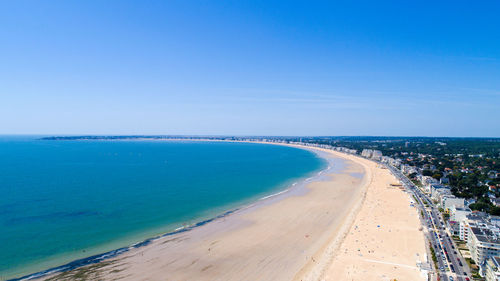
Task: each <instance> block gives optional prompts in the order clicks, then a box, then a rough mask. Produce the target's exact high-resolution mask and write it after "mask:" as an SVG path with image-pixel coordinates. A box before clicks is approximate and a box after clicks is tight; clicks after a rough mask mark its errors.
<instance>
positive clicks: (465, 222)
mask: <svg viewBox="0 0 500 281" xmlns="http://www.w3.org/2000/svg"><path fill="white" fill-rule="evenodd" d="M488 217H489V216H488V214H486V213H483V212H478V211H474V212H471V213H470V214H467V215H466V216H465V218H463V219H461V220H458V221H459V222H460V234H459V237H460V239H461V240H463V241H466V242H467V241H468V240H469V232H470V227H471V226H476V227H477V226H479V225H487V224H488Z"/></svg>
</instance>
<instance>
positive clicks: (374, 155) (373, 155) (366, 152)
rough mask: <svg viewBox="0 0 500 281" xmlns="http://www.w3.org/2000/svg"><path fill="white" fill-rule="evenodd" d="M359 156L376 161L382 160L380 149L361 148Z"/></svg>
mask: <svg viewBox="0 0 500 281" xmlns="http://www.w3.org/2000/svg"><path fill="white" fill-rule="evenodd" d="M361 156H363V157H365V158H370V159H373V160H377V161H378V160H382V152H381V151H380V150H373V149H363V151H361Z"/></svg>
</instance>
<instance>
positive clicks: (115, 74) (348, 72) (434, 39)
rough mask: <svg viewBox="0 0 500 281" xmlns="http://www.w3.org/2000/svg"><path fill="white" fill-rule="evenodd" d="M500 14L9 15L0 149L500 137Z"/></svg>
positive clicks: (219, 8) (29, 7)
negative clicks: (87, 142)
mask: <svg viewBox="0 0 500 281" xmlns="http://www.w3.org/2000/svg"><path fill="white" fill-rule="evenodd" d="M499 15H500V2H499V1H393V2H381V1H356V2H355V1H342V2H335V1H325V2H316V1H302V2H298V1H100V0H99V1H88V0H85V1H38V0H37V1H23V0H15V1H9V0H7V1H1V2H0V134H228V135H410V136H414V135H419V136H497V137H500V16H499Z"/></svg>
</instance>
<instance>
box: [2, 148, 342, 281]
mask: <svg viewBox="0 0 500 281" xmlns="http://www.w3.org/2000/svg"><path fill="white" fill-rule="evenodd" d="M161 141H165V140H161ZM168 141H170V140H168ZM173 141H177V140H173ZM263 144H269V143H263ZM306 150H309V151H311V150H310V149H306ZM311 152H312V153H314V154H315V155H316V156H317V157H319V158H322V157H321V156H319V155H318V153H317V152H315V151H311ZM329 168H332V167H331V166H330V165H329V164H328V163H326V164H325V166H324V167H321V168H320V169H319V170H315V171H312V172H310V173H309V174H306V175H304V176H303V177H301V178H299V179H295V180H293V181H292V180H290V183H287V184H286V185H283V186H277V187H276V188H274V189H272V190H270V191H268V192H266V193H264V194H257V195H255V196H252V197H250V198H245V199H242V200H239V201H237V202H233V203H230V204H228V205H225V206H221V207H218V208H217V209H214V210H212V211H210V212H207V213H206V214H204V215H202V216H200V217H198V219H194V220H193V221H192V222H191V223H189V224H185V223H182V224H177V226H176V225H175V224H172V226H171V227H168V228H167V227H160V228H158V229H159V231H154V230H153V231H151V230H150V231H148V233H152V232H156V233H159V234H153V235H151V234H149V235H145V236H143V237H144V238H143V239H137V240H135V242H128V243H119V242H116V243H114V245H116V247H115V248H112V249H111V250H104V251H102V252H101V253H99V252H98V254H93V255H90V256H87V257H83V258H75V259H74V260H70V261H69V262H64V263H61V265H58V266H55V267H46V268H47V269H43V270H40V271H36V272H33V271H32V272H27V273H25V274H24V275H21V276H17V277H12V276H11V277H10V278H8V279H3V278H0V279H1V280H31V279H36V280H39V279H43V278H46V277H47V276H52V275H54V274H58V273H61V272H66V271H71V270H75V269H78V268H81V267H84V266H88V265H92V264H96V263H100V262H103V261H106V260H109V259H111V258H113V257H116V256H119V255H122V254H124V253H126V252H128V251H131V250H133V249H137V248H140V247H144V246H146V245H149V244H151V243H152V242H153V241H155V240H158V239H161V238H165V237H170V236H173V235H177V234H180V233H184V232H188V231H190V230H192V229H195V228H198V227H201V226H203V225H205V224H208V223H211V222H213V221H215V220H220V219H223V218H225V217H227V216H229V215H232V214H234V213H237V212H243V211H245V209H247V208H254V207H259V206H264V205H266V204H272V203H273V202H275V201H278V200H281V199H282V198H285V197H287V196H290V195H291V194H299V193H303V192H304V186H305V184H306V182H308V181H310V180H313V179H315V178H316V177H319V176H320V174H321V173H323V172H324V171H325V170H328V169H329ZM181 225H182V226H181ZM162 229H166V230H162ZM120 244H121V245H120ZM99 248H100V247H99ZM108 249H109V247H108ZM66 260H67V259H66Z"/></svg>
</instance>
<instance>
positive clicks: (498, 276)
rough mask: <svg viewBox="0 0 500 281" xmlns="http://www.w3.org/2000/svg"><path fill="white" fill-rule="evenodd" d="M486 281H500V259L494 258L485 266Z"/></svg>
mask: <svg viewBox="0 0 500 281" xmlns="http://www.w3.org/2000/svg"><path fill="white" fill-rule="evenodd" d="M485 267H486V268H485V270H484V271H485V274H484V275H485V277H486V281H500V257H492V258H489V259H488V260H487V261H486V264H485Z"/></svg>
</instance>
